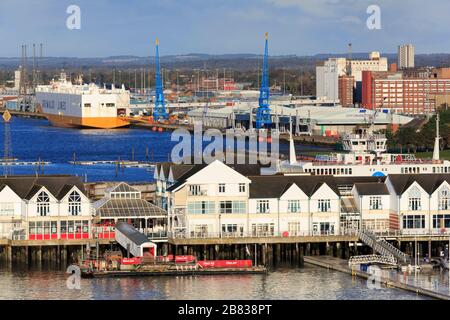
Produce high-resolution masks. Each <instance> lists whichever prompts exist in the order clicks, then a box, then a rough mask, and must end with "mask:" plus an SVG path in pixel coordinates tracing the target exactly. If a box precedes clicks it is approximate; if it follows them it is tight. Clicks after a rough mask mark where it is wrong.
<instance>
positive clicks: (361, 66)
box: [316, 51, 388, 105]
mask: <svg viewBox="0 0 450 320" xmlns="http://www.w3.org/2000/svg"><path fill="white" fill-rule="evenodd" d="M369 70H370V71H388V60H387V58H385V57H381V56H380V53H379V52H376V51H374V52H371V53H370V54H369V59H368V60H352V59H346V58H330V59H328V60H326V61H325V62H323V63H321V64H319V65H318V66H317V67H316V96H317V98H318V99H319V98H323V97H325V98H327V99H330V100H333V101H335V102H336V103H338V102H339V101H340V102H341V104H342V105H345V104H344V103H343V102H342V99H343V98H344V97H343V96H340V93H341V91H340V90H339V77H343V76H350V77H353V79H354V88H355V89H357V88H358V87H359V86H358V84H359V83H360V82H361V81H362V72H363V71H369ZM356 95H358V94H357V93H356ZM346 102H348V99H347V101H346Z"/></svg>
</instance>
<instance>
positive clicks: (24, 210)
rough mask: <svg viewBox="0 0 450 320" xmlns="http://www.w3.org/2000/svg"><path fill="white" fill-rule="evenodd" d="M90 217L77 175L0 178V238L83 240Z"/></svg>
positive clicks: (89, 203)
mask: <svg viewBox="0 0 450 320" xmlns="http://www.w3.org/2000/svg"><path fill="white" fill-rule="evenodd" d="M91 219H92V208H91V202H90V200H89V199H88V197H87V196H86V192H85V190H84V186H83V183H82V181H81V179H80V178H79V177H74V176H63V175H60V176H39V177H36V176H12V177H6V178H0V238H6V239H15V240H55V239H69V240H70V239H85V238H89V236H90V234H91Z"/></svg>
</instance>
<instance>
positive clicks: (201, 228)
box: [191, 224, 209, 237]
mask: <svg viewBox="0 0 450 320" xmlns="http://www.w3.org/2000/svg"><path fill="white" fill-rule="evenodd" d="M208 227H209V226H208V225H207V224H196V225H193V226H192V229H193V230H192V231H191V237H206V236H207V235H208Z"/></svg>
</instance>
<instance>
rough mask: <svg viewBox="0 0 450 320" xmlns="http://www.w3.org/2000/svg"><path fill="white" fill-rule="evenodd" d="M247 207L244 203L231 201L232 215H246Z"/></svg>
mask: <svg viewBox="0 0 450 320" xmlns="http://www.w3.org/2000/svg"><path fill="white" fill-rule="evenodd" d="M246 212H247V206H246V204H245V201H233V213H246Z"/></svg>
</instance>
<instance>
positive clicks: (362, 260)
mask: <svg viewBox="0 0 450 320" xmlns="http://www.w3.org/2000/svg"><path fill="white" fill-rule="evenodd" d="M370 263H380V264H387V265H392V266H396V265H397V260H396V259H395V258H394V257H393V256H383V255H377V254H371V255H364V256H353V257H350V259H349V261H348V264H349V266H354V265H358V264H370Z"/></svg>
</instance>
